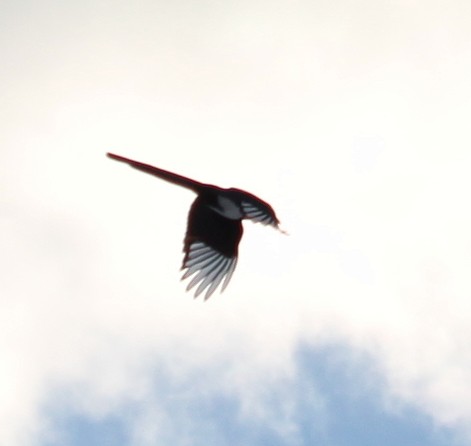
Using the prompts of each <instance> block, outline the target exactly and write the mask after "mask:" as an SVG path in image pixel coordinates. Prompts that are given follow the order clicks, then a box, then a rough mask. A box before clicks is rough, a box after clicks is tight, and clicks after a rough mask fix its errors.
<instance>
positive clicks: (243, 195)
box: [107, 153, 286, 300]
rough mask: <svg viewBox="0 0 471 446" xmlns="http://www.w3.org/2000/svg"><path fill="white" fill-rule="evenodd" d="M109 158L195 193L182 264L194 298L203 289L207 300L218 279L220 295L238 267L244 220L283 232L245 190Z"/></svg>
mask: <svg viewBox="0 0 471 446" xmlns="http://www.w3.org/2000/svg"><path fill="white" fill-rule="evenodd" d="M107 156H108V157H109V158H111V159H113V160H116V161H120V162H123V163H126V164H128V165H129V166H131V167H133V168H135V169H137V170H140V171H141V172H145V173H148V174H150V175H153V176H156V177H157V178H160V179H162V180H165V181H168V182H169V183H172V184H176V185H178V186H182V187H184V188H186V189H189V190H191V191H193V192H194V193H196V195H197V196H196V199H195V200H194V201H193V204H192V205H191V208H190V211H189V214H188V221H187V229H186V234H185V238H184V241H183V253H184V256H183V262H182V266H181V270H182V271H183V276H182V277H181V280H185V279H188V278H190V277H191V279H190V280H189V283H188V285H187V288H186V290H187V291H189V290H191V289H192V288H194V287H196V291H195V294H194V297H195V298H197V297H198V296H199V295H200V294H201V293H203V292H205V295H204V300H207V299H209V297H210V296H211V295H212V294H213V293H214V291H215V290H216V289H217V288H218V286H219V285H220V284H221V282H223V283H222V285H221V289H220V291H221V293H222V292H223V291H224V290H225V288H226V287H227V285H228V284H229V282H230V280H231V277H232V275H233V273H234V270H235V268H236V265H237V258H238V247H239V242H240V240H241V238H242V233H243V226H242V220H251V221H252V222H255V223H261V224H263V225H268V226H272V227H274V228H275V229H278V230H279V231H281V232H282V233H285V234H286V232H285V231H283V230H282V229H280V226H279V225H280V221H279V220H278V218H277V216H276V214H275V211H274V210H273V208H272V207H271V206H270V205H269V204H268V203H267V202H265V201H263V200H261V199H260V198H258V197H256V196H255V195H253V194H251V193H249V192H246V191H244V190H241V189H237V188H233V187H231V188H228V189H225V188H221V187H218V186H214V185H212V184H205V183H200V182H199V181H196V180H192V179H190V178H187V177H184V176H182V175H178V174H176V173H173V172H169V171H167V170H164V169H161V168H159V167H154V166H151V165H149V164H144V163H141V162H139V161H134V160H131V159H129V158H125V157H123V156H120V155H115V154H113V153H107Z"/></svg>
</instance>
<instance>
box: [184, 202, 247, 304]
mask: <svg viewBox="0 0 471 446" xmlns="http://www.w3.org/2000/svg"><path fill="white" fill-rule="evenodd" d="M241 237H242V224H241V222H240V221H238V220H229V219H227V218H225V217H223V216H221V215H220V214H218V213H217V212H215V211H214V210H212V209H211V208H210V207H208V206H207V205H206V204H205V202H204V197H202V196H198V197H197V198H196V200H195V201H194V202H193V205H192V206H191V209H190V213H189V216H188V227H187V232H186V236H185V241H184V247H183V251H184V253H185V256H184V259H183V264H182V269H183V270H186V271H185V273H184V274H183V277H182V280H184V279H187V278H188V277H190V276H193V277H192V279H191V280H190V282H189V284H188V286H187V290H190V289H191V288H193V287H194V286H196V285H198V287H197V289H196V292H195V297H198V296H199V295H200V294H201V293H202V292H203V291H205V290H206V294H205V300H206V299H208V298H209V297H210V296H211V294H213V292H214V291H215V290H216V288H217V287H218V286H219V284H220V283H221V282H222V281H223V280H224V283H223V284H222V287H221V291H223V290H224V289H225V288H226V286H227V285H228V283H229V281H230V279H231V277H232V274H233V273H234V270H235V267H236V264H237V252H238V246H239V241H240V238H241Z"/></svg>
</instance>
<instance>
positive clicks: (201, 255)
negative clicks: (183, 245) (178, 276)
mask: <svg viewBox="0 0 471 446" xmlns="http://www.w3.org/2000/svg"><path fill="white" fill-rule="evenodd" d="M236 264H237V257H233V258H229V257H226V256H225V255H223V254H221V253H220V252H218V251H215V250H214V249H213V248H211V247H209V246H207V245H206V244H204V243H203V242H200V241H197V242H193V243H192V244H191V245H190V247H189V251H188V255H187V257H186V261H185V263H184V265H183V267H182V268H183V269H186V271H185V273H184V274H183V276H182V280H185V279H187V278H188V277H190V276H192V275H193V274H194V276H193V277H192V279H191V281H190V283H189V284H188V286H187V288H186V289H187V291H188V290H191V288H193V287H194V286H196V285H198V284H199V285H198V288H197V289H196V292H195V297H198V296H199V295H200V294H201V293H202V292H203V291H204V290H205V289H206V288H207V291H206V294H205V296H204V299H205V300H206V299H208V298H209V297H210V296H211V294H213V293H214V291H215V290H216V288H217V287H218V286H219V284H220V283H221V282H222V280H223V279H224V283H223V284H222V287H221V292H222V291H224V289H225V288H226V286H227V285H228V284H229V281H230V280H231V277H232V274H233V273H234V270H235V267H236Z"/></svg>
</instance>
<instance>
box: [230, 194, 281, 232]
mask: <svg viewBox="0 0 471 446" xmlns="http://www.w3.org/2000/svg"><path fill="white" fill-rule="evenodd" d="M232 190H233V191H234V193H237V194H238V195H239V201H240V206H241V208H242V213H243V214H244V217H243V218H247V219H249V220H252V221H253V222H254V223H262V224H263V225H271V226H274V227H275V228H278V225H279V224H280V221H279V220H278V218H277V216H276V214H275V211H274V210H273V208H272V207H271V206H270V205H269V204H268V203H267V202H265V201H263V200H261V199H260V198H258V197H256V196H255V195H252V194H251V193H249V192H245V191H243V190H240V189H232Z"/></svg>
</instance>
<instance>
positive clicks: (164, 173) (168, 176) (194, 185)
mask: <svg viewBox="0 0 471 446" xmlns="http://www.w3.org/2000/svg"><path fill="white" fill-rule="evenodd" d="M106 155H107V156H108V157H109V158H111V159H114V160H116V161H120V162H123V163H126V164H129V165H130V166H131V167H134V168H135V169H137V170H140V171H142V172H145V173H148V174H150V175H154V176H156V177H157V178H160V179H162V180H165V181H168V182H169V183H173V184H176V185H178V186H182V187H186V188H187V189H191V190H193V191H194V192H199V191H200V190H201V189H202V188H204V186H205V185H204V184H203V183H200V182H198V181H195V180H192V179H191V178H187V177H184V176H182V175H178V174H176V173H173V172H169V171H168V170H164V169H160V168H158V167H154V166H151V165H150V164H144V163H141V162H139V161H134V160H131V159H129V158H125V157H124V156H120V155H115V154H114V153H107V154H106Z"/></svg>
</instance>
